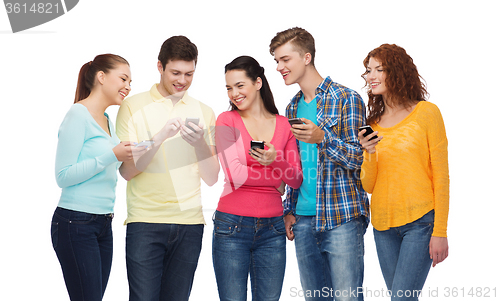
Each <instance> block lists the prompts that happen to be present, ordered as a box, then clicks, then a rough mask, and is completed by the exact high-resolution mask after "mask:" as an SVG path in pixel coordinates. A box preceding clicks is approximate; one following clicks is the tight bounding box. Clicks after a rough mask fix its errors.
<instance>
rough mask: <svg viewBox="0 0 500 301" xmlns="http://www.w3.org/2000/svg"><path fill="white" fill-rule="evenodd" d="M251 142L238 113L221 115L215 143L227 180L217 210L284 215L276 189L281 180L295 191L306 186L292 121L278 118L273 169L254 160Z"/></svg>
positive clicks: (273, 142)
mask: <svg viewBox="0 0 500 301" xmlns="http://www.w3.org/2000/svg"><path fill="white" fill-rule="evenodd" d="M251 140H252V137H251V136H250V134H249V133H248V131H247V129H246V127H245V124H244V123H243V120H242V119H241V116H240V115H239V114H238V112H237V111H228V112H224V113H222V114H220V115H219V117H218V118H217V122H216V131H215V141H216V145H217V152H218V154H219V161H220V162H221V165H222V169H223V171H224V175H225V179H224V190H223V192H222V195H221V197H220V200H219V205H218V207H217V210H218V211H221V212H225V213H229V214H234V215H240V216H249V217H262V218H267V217H275V216H280V215H282V214H283V206H282V203H281V195H280V194H279V192H278V191H277V190H276V188H278V187H279V186H280V184H281V181H284V182H285V183H286V184H288V185H289V186H291V187H293V188H295V189H297V188H299V187H300V185H301V184H302V172H301V168H300V158H299V153H298V151H297V143H296V140H295V137H294V136H293V134H292V132H291V131H290V125H289V123H288V120H287V119H286V118H285V117H283V116H280V115H276V128H275V130H274V135H273V138H272V139H271V141H269V143H271V144H272V145H274V148H275V149H276V152H277V156H276V159H275V160H274V162H273V163H271V164H270V165H269V166H263V165H261V164H260V163H259V162H257V161H256V160H255V159H253V158H252V157H250V155H249V154H248V151H249V149H250V141H251ZM266 142H267V141H266ZM265 149H266V150H267V149H268V148H267V147H265Z"/></svg>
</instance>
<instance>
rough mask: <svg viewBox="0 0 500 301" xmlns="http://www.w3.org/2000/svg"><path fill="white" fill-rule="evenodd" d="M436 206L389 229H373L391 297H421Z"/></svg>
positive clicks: (430, 261)
mask: <svg viewBox="0 0 500 301" xmlns="http://www.w3.org/2000/svg"><path fill="white" fill-rule="evenodd" d="M433 228H434V210H431V211H429V212H428V213H427V214H425V215H424V216H422V217H421V218H419V219H418V220H416V221H414V222H412V223H409V224H406V225H404V226H401V227H395V228H390V229H389V230H386V231H377V230H375V229H373V235H374V237H375V244H376V246H377V254H378V260H379V263H380V268H381V269H382V274H383V275H384V279H385V283H386V285H387V289H389V290H391V292H392V297H391V300H418V296H419V295H420V292H421V291H422V288H423V287H424V283H425V279H426V278H427V274H428V273H429V269H430V267H431V264H432V259H431V257H430V255H429V242H430V240H431V236H432V230H433Z"/></svg>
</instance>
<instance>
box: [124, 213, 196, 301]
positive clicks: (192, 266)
mask: <svg viewBox="0 0 500 301" xmlns="http://www.w3.org/2000/svg"><path fill="white" fill-rule="evenodd" d="M203 228H204V225H201V224H197V225H180V224H155V223H130V224H128V225H127V237H126V246H125V249H126V259H127V260H126V261H127V277H128V283H129V292H130V299H129V300H130V301H136V300H145V301H146V300H147V301H153V300H154V301H159V300H161V301H164V300H172V301H173V300H175V301H183V300H186V301H187V300H188V299H189V295H190V293H191V287H192V285H193V278H194V273H195V271H196V267H197V266H198V258H199V257H200V252H201V242H202V238H203Z"/></svg>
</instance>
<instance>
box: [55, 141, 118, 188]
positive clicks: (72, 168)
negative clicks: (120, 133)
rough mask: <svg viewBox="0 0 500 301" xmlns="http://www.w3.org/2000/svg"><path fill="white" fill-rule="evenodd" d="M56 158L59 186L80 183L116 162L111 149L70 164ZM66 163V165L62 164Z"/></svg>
mask: <svg viewBox="0 0 500 301" xmlns="http://www.w3.org/2000/svg"><path fill="white" fill-rule="evenodd" d="M61 161H63V160H62V159H61V160H60V159H59V158H56V182H57V185H58V186H59V187H61V188H64V187H68V186H73V185H76V184H79V183H82V182H84V181H86V180H88V179H90V178H92V177H93V176H95V175H96V174H98V173H100V172H101V171H103V170H104V169H105V168H106V167H107V166H108V165H110V164H112V163H115V162H117V159H116V157H115V155H114V153H113V151H112V150H110V151H107V152H106V153H105V154H103V155H101V156H98V157H96V158H92V159H87V160H84V161H81V162H77V163H73V164H70V165H66V164H64V163H63V162H61ZM64 165H66V166H64Z"/></svg>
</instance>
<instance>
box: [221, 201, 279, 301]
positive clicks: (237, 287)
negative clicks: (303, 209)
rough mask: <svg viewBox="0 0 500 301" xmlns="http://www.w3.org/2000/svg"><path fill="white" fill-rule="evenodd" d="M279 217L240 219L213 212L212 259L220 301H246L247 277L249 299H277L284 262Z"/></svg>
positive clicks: (261, 300) (262, 300)
mask: <svg viewBox="0 0 500 301" xmlns="http://www.w3.org/2000/svg"><path fill="white" fill-rule="evenodd" d="M285 244H286V232H285V224H284V222H283V217H282V216H277V217H273V218H256V217H244V216H238V215H233V214H228V213H223V212H219V211H216V212H215V216H214V233H213V242H212V259H213V264H214V270H215V278H216V279H217V288H218V290H219V298H220V300H221V301H229V300H232V301H236V300H246V299H247V281H248V274H250V280H251V284H252V300H259V301H264V300H266V301H271V300H274V301H276V300H279V298H280V295H281V288H282V286H283V278H284V276H285V263H286V245H285Z"/></svg>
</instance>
